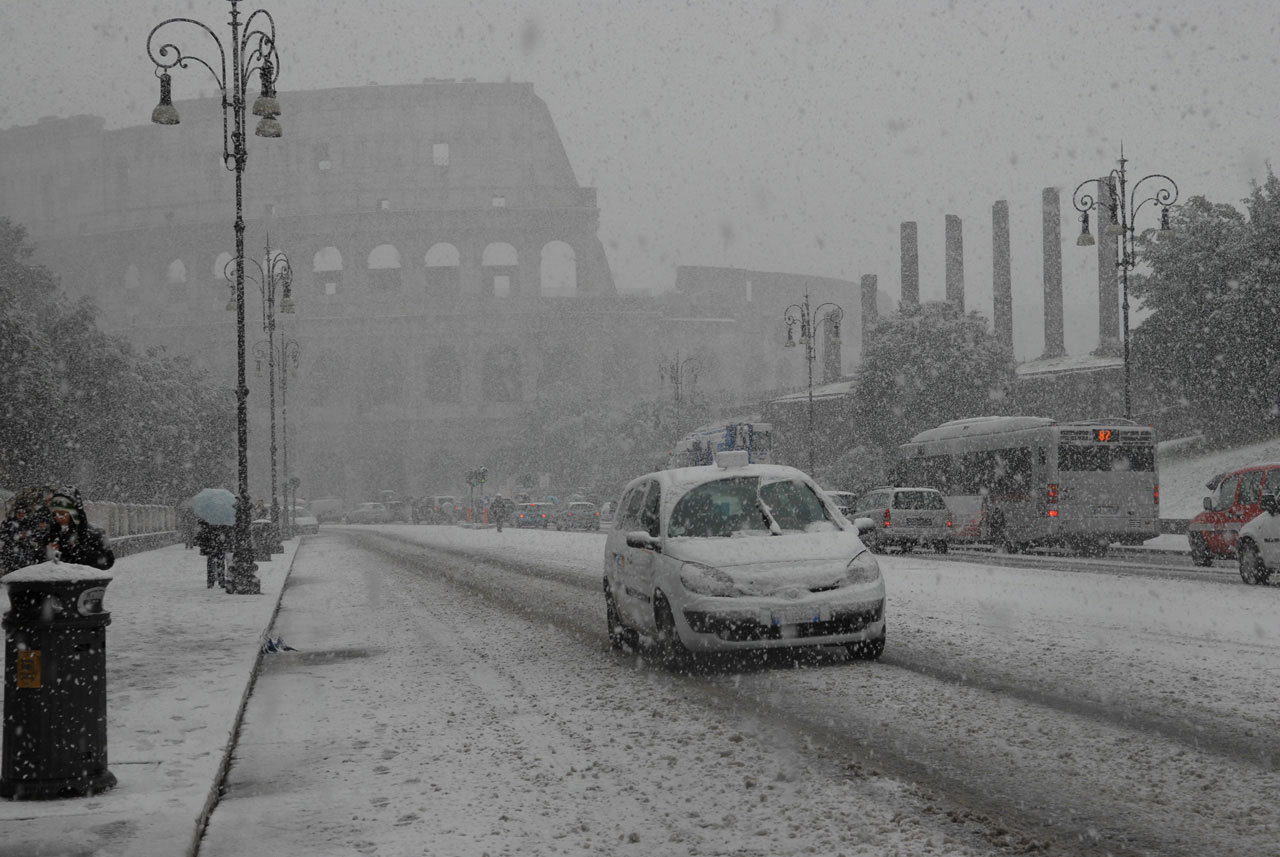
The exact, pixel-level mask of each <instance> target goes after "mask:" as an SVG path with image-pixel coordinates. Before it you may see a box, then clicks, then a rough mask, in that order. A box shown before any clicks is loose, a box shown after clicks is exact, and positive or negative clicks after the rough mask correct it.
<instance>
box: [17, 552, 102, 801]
mask: <svg viewBox="0 0 1280 857" xmlns="http://www.w3.org/2000/svg"><path fill="white" fill-rule="evenodd" d="M0 582H3V583H4V584H5V585H6V586H7V587H8V590H9V611H8V612H7V613H5V614H4V618H3V620H2V621H0V626H3V628H4V724H3V725H4V728H3V735H2V737H0V741H2V742H3V747H2V748H0V797H6V798H14V799H17V800H31V799H41V798H60V797H75V796H78V795H85V794H96V793H98V792H102V791H106V790H107V789H109V788H111V787H112V786H114V785H115V784H116V778H115V775H114V774H112V773H111V772H110V771H109V770H107V633H106V632H107V625H109V624H110V623H111V614H110V613H108V612H106V610H105V609H104V608H103V605H102V599H103V594H104V593H105V591H106V587H107V584H108V583H110V582H111V575H110V574H108V573H106V572H104V571H102V570H100V569H97V568H90V567H89V566H84V565H74V564H71V563H58V562H45V563H40V564H39V565H33V566H28V567H27V568H20V569H18V570H17V571H14V572H12V573H10V574H7V575H5V576H4V577H3V578H0Z"/></svg>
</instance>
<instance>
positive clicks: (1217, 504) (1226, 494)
mask: <svg viewBox="0 0 1280 857" xmlns="http://www.w3.org/2000/svg"><path fill="white" fill-rule="evenodd" d="M1205 487H1206V488H1208V489H1209V490H1210V491H1213V492H1214V493H1213V496H1212V497H1205V498H1204V511H1203V512H1201V513H1200V514H1198V515H1196V516H1195V517H1194V518H1192V519H1191V524H1190V526H1189V527H1188V528H1187V543H1188V545H1189V546H1190V548H1191V560H1192V562H1194V563H1195V564H1196V565H1213V561H1214V560H1215V559H1218V558H1224V559H1227V558H1231V557H1234V556H1235V555H1236V539H1237V538H1238V537H1239V535H1240V528H1241V527H1243V526H1244V525H1245V524H1247V523H1248V522H1249V521H1251V520H1253V519H1254V518H1256V517H1257V516H1258V514H1259V513H1260V512H1261V511H1262V507H1261V506H1260V505H1259V502H1260V501H1261V499H1262V494H1263V492H1266V493H1271V494H1280V464H1253V465H1250V466H1248V467H1242V468H1240V469H1239V470H1232V471H1230V472H1229V473H1220V474H1218V475H1217V476H1215V477H1213V478H1212V479H1210V480H1209V481H1208V482H1206V483H1205Z"/></svg>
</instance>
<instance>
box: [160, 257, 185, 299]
mask: <svg viewBox="0 0 1280 857" xmlns="http://www.w3.org/2000/svg"><path fill="white" fill-rule="evenodd" d="M164 279H165V284H166V291H167V294H166V297H167V298H168V300H170V301H185V300H186V299H187V266H186V265H184V264H183V263H182V260H181V259H174V260H173V261H172V262H170V263H169V269H168V270H167V271H165V275H164Z"/></svg>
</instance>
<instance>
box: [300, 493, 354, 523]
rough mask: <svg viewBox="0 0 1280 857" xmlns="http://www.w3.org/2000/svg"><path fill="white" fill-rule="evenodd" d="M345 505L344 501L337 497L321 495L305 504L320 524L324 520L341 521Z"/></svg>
mask: <svg viewBox="0 0 1280 857" xmlns="http://www.w3.org/2000/svg"><path fill="white" fill-rule="evenodd" d="M345 506H346V503H344V502H343V501H342V500H341V499H340V498H338V497H322V498H321V499H319V500H312V501H311V502H310V503H308V504H307V508H308V509H310V510H311V514H313V515H315V516H316V520H317V521H319V522H320V523H322V524H323V523H325V522H326V521H341V520H342V510H343V508H345Z"/></svg>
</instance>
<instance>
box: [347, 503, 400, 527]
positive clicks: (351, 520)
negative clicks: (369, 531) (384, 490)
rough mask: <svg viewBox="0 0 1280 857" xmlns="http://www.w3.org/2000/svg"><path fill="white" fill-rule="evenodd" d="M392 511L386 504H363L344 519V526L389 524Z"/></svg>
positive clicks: (348, 513)
mask: <svg viewBox="0 0 1280 857" xmlns="http://www.w3.org/2000/svg"><path fill="white" fill-rule="evenodd" d="M391 521H392V518H391V511H390V510H389V509H387V506H386V504H385V503H361V504H360V505H358V506H356V507H355V508H354V509H352V510H351V511H350V512H347V514H346V515H344V516H343V518H342V523H344V524H389V523H391Z"/></svg>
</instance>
